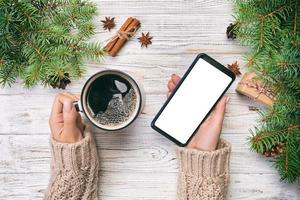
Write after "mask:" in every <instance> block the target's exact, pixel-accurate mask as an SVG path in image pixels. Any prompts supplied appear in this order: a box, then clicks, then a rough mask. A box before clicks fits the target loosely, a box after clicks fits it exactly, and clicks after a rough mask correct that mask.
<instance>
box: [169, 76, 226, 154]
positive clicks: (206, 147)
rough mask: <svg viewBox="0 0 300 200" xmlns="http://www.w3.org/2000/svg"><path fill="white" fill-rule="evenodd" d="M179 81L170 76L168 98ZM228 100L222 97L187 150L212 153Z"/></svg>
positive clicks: (216, 143) (176, 77)
mask: <svg viewBox="0 0 300 200" xmlns="http://www.w3.org/2000/svg"><path fill="white" fill-rule="evenodd" d="M179 80H180V77H179V76H178V75H176V74H173V75H172V76H171V78H170V80H169V82H168V93H167V95H168V96H169V95H170V94H171V93H172V91H173V90H174V89H175V87H176V85H177V84H178V82H179ZM228 100H229V97H227V96H223V97H222V99H221V100H220V101H219V102H218V104H217V105H216V107H215V109H214V111H213V112H212V113H211V114H210V116H209V117H208V118H207V119H206V120H205V122H203V123H202V125H201V126H200V127H199V129H198V130H197V133H196V134H195V135H194V137H193V138H192V139H191V141H190V142H189V144H188V145H187V147H188V148H193V149H199V150H203V151H213V150H215V149H216V148H217V145H218V141H219V137H220V134H221V130H222V124H223V120H224V114H225V108H226V104H227V102H228Z"/></svg>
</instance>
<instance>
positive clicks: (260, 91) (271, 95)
mask: <svg viewBox="0 0 300 200" xmlns="http://www.w3.org/2000/svg"><path fill="white" fill-rule="evenodd" d="M238 84H240V85H246V86H247V87H249V88H253V89H255V90H256V91H257V92H258V95H257V96H256V97H253V98H254V99H257V98H259V96H260V95H261V94H264V95H266V96H267V97H268V98H269V99H272V100H274V99H275V94H274V92H273V91H272V90H270V89H267V88H264V87H262V86H260V85H259V84H258V83H257V82H255V83H253V81H249V80H246V81H244V82H239V83H238Z"/></svg>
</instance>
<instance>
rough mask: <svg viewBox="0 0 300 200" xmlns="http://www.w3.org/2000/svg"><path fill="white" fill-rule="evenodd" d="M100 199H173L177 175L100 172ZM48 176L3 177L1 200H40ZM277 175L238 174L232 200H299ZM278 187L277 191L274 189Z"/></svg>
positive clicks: (295, 191)
mask: <svg viewBox="0 0 300 200" xmlns="http://www.w3.org/2000/svg"><path fill="white" fill-rule="evenodd" d="M100 175H101V177H100V181H99V182H100V187H99V198H100V199H101V200H116V199H130V200H140V199H144V200H174V199H175V195H176V184H177V180H176V174H175V173H151V172H150V173H148V172H147V173H135V172H114V173H112V172H101V173H100ZM48 177H49V174H48V173H47V174H44V173H42V174H41V173H34V174H12V175H10V176H7V175H3V174H0V199H1V200H2V199H5V200H23V199H33V200H35V199H41V198H42V197H43V193H44V191H45V188H46V185H47V183H48ZM277 179H278V176H277V175H274V174H265V175H261V174H236V175H233V176H231V178H230V190H229V194H228V195H227V197H228V199H230V200H240V199H245V200H262V199H268V200H270V199H274V200H275V199H280V200H298V199H299V195H300V192H299V190H298V189H297V187H296V186H290V185H288V184H284V183H280V182H278V181H274V180H277ZM274 188H276V189H274Z"/></svg>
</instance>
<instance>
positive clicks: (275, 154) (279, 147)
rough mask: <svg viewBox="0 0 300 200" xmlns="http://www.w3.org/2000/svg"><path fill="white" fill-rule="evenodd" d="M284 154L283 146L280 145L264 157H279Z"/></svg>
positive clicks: (267, 151)
mask: <svg viewBox="0 0 300 200" xmlns="http://www.w3.org/2000/svg"><path fill="white" fill-rule="evenodd" d="M281 153H282V144H281V143H278V144H277V145H274V146H273V147H272V148H271V150H270V149H269V150H266V151H265V152H264V153H263V155H264V156H266V157H273V158H274V157H275V156H279V155H280V154H281Z"/></svg>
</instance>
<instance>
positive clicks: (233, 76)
mask: <svg viewBox="0 0 300 200" xmlns="http://www.w3.org/2000/svg"><path fill="white" fill-rule="evenodd" d="M200 58H201V59H204V60H205V61H207V62H208V63H210V64H211V65H213V66H214V67H216V68H217V69H219V70H220V71H222V72H223V73H225V74H226V75H228V76H229V77H230V78H231V79H232V80H231V82H230V83H229V84H228V86H227V87H226V88H225V90H224V91H223V93H222V94H221V95H220V97H219V98H218V100H217V101H216V102H215V104H214V105H213V106H212V108H211V109H210V110H209V112H208V113H207V114H206V116H205V117H204V118H203V120H202V121H201V122H200V124H199V126H200V125H201V124H202V123H203V122H204V121H205V119H206V118H207V117H208V116H209V114H210V113H211V111H212V110H213V108H214V107H215V106H216V104H217V103H218V102H219V101H220V99H221V98H222V96H223V95H224V94H225V93H226V91H227V90H228V88H229V87H230V86H231V84H232V83H233V81H234V80H235V74H234V73H233V72H231V71H230V70H229V69H227V68H226V67H224V66H223V65H222V64H220V63H219V62H217V61H216V60H214V59H213V58H211V57H209V56H208V55H206V54H205V53H201V54H198V56H197V57H196V59H195V60H194V61H193V63H192V65H191V66H190V67H189V68H188V70H187V71H186V72H185V74H184V75H183V76H182V78H181V80H180V81H179V83H178V84H177V86H176V87H175V89H174V91H173V92H172V94H171V95H170V96H169V98H168V99H167V100H166V102H165V103H164V105H163V106H162V107H161V109H160V110H159V111H158V113H157V114H156V116H155V117H154V119H153V120H152V122H151V127H152V128H153V129H154V130H155V131H157V132H159V133H160V134H162V135H163V136H165V137H166V138H168V139H170V140H171V141H173V142H174V143H175V144H177V145H179V146H182V147H184V146H186V145H187V144H188V143H189V142H190V140H191V139H192V137H193V136H194V135H195V133H196V131H197V129H198V128H199V126H198V127H197V128H196V130H195V131H194V132H193V134H192V135H191V136H190V138H189V139H188V140H187V142H186V143H184V144H183V143H181V142H179V141H178V140H176V139H175V138H173V137H172V136H170V135H169V134H168V133H166V132H164V131H163V130H161V129H160V128H158V127H156V126H155V122H156V120H157V119H158V117H159V116H160V114H161V113H162V111H163V110H164V109H165V107H166V106H167V105H168V103H169V102H170V101H171V99H172V97H173V96H174V95H175V93H176V92H177V90H178V88H179V87H180V85H181V84H182V83H183V82H184V80H185V78H186V77H187V76H188V74H189V73H190V71H191V70H192V69H193V67H194V66H195V64H196V63H197V62H198V60H199V59H200Z"/></svg>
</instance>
